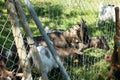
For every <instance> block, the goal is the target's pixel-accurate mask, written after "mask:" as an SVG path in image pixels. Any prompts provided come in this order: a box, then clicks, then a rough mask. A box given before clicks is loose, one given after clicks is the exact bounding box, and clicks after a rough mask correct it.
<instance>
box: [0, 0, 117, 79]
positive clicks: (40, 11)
mask: <svg viewBox="0 0 120 80" xmlns="http://www.w3.org/2000/svg"><path fill="white" fill-rule="evenodd" d="M20 1H21V4H22V8H23V10H24V12H25V15H26V18H27V21H28V24H29V26H30V30H31V31H32V35H33V37H35V39H36V41H37V42H38V41H40V40H43V39H41V38H40V39H38V38H36V37H38V36H41V34H40V33H39V29H38V28H37V26H36V24H35V23H34V21H33V19H32V16H31V15H30V13H29V11H28V9H27V6H26V5H25V3H24V1H22V0H20ZM30 2H31V4H32V5H33V7H34V9H35V11H36V13H37V16H38V18H39V19H40V21H41V23H42V27H43V28H44V29H45V31H46V32H47V33H48V34H49V33H51V32H55V31H60V32H59V33H61V32H65V31H67V30H70V28H71V27H74V25H76V24H78V23H79V25H80V26H85V30H86V29H87V30H86V31H87V36H89V37H88V38H87V42H86V40H85V42H84V37H83V38H82V42H79V43H82V44H80V45H79V48H80V47H82V49H83V45H84V46H87V47H86V48H85V49H84V50H81V49H79V51H77V52H78V54H77V53H75V54H74V55H67V56H66V55H65V56H62V59H61V61H62V63H63V65H64V67H65V69H66V71H67V73H68V75H69V76H70V79H71V80H106V79H107V76H108V72H109V66H110V64H109V63H108V62H106V61H105V59H104V56H105V55H107V54H111V53H112V51H113V46H114V41H113V36H114V34H115V14H114V7H115V6H118V5H119V0H102V1H101V0H30ZM0 5H1V6H0V76H1V77H0V79H2V77H6V76H3V75H2V74H3V70H4V71H5V70H6V73H5V74H6V75H7V76H11V72H15V73H21V74H19V75H16V76H17V80H19V79H20V80H21V76H23V75H22V71H21V70H20V65H19V63H20V57H18V53H17V49H16V45H15V39H14V37H13V33H12V29H11V26H12V25H11V23H10V15H9V14H8V12H7V8H6V6H5V1H4V0H1V1H0ZM111 11H113V12H112V13H111ZM81 19H83V20H84V23H85V24H80V22H81ZM18 21H19V23H20V30H21V34H22V36H23V39H24V42H25V45H26V44H27V42H26V34H25V32H24V30H23V28H22V26H23V25H22V23H21V22H20V20H19V18H18ZM80 29H81V28H80ZM83 30H84V28H82V31H83ZM72 33H74V32H72ZM81 35H82V36H85V35H86V34H85V32H83V33H82V34H81ZM79 36H80V35H79ZM58 38H60V36H59V37H58ZM85 39H86V38H85ZM79 43H78V42H76V44H75V45H78V44H79ZM71 44H72V43H71ZM25 47H27V46H25ZM28 47H29V46H28ZM77 47H78V46H77ZM75 48H76V47H75ZM77 49H78V48H77ZM56 50H57V49H56ZM59 50H60V51H61V52H60V54H61V55H64V54H65V53H66V54H70V53H72V50H71V48H69V49H68V48H67V49H66V48H65V49H64V48H60V49H59ZM26 51H28V50H26ZM57 52H59V51H57ZM26 53H28V52H26ZM58 54H59V53H58ZM60 58H61V56H60ZM29 61H30V65H31V66H29V67H30V69H31V74H32V77H33V80H39V77H40V75H41V73H40V71H38V70H37V69H36V68H35V66H34V64H33V63H32V61H31V60H29ZM31 63H32V64H31ZM7 71H8V72H7ZM60 71H61V70H60V69H58V68H55V69H52V70H51V71H50V72H49V73H48V78H49V80H65V78H64V76H63V74H62V72H60ZM7 78H8V77H7ZM113 79H114V77H113Z"/></svg>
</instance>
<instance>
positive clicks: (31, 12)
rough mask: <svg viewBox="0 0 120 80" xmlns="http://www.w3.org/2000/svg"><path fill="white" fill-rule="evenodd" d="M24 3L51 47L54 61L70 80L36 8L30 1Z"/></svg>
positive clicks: (67, 79)
mask: <svg viewBox="0 0 120 80" xmlns="http://www.w3.org/2000/svg"><path fill="white" fill-rule="evenodd" d="M24 2H25V4H26V6H27V8H28V10H29V12H30V14H31V16H32V17H33V20H34V21H35V23H36V25H37V27H38V29H39V31H40V33H41V34H42V35H43V37H44V39H45V42H46V43H47V45H48V47H49V49H50V51H51V53H52V55H53V57H54V59H55V60H56V62H57V63H58V65H59V68H60V70H61V72H62V73H63V75H64V77H65V79H66V80H70V77H69V75H68V74H67V72H66V69H65V68H64V66H63V64H62V62H61V60H60V58H59V56H58V54H57V52H56V50H55V48H54V46H53V45H52V44H51V43H50V39H49V37H48V36H47V34H46V32H45V30H44V29H43V27H42V24H41V22H40V20H39V19H38V17H37V14H36V12H35V11H34V8H33V7H32V5H31V3H30V1H29V0H24Z"/></svg>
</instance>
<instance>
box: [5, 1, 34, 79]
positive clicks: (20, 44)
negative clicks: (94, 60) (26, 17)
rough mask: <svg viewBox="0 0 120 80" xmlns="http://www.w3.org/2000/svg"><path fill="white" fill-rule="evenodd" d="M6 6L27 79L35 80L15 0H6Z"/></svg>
mask: <svg viewBox="0 0 120 80" xmlns="http://www.w3.org/2000/svg"><path fill="white" fill-rule="evenodd" d="M6 7H7V10H8V12H9V15H10V20H11V25H12V27H11V28H12V32H13V36H14V40H15V43H16V47H17V52H18V56H19V58H20V65H21V68H22V70H23V75H24V78H25V80H33V79H32V75H31V69H30V63H29V60H28V58H27V55H26V49H25V46H24V42H23V38H22V35H21V32H20V27H19V22H18V17H17V14H16V10H15V7H14V3H13V0H6Z"/></svg>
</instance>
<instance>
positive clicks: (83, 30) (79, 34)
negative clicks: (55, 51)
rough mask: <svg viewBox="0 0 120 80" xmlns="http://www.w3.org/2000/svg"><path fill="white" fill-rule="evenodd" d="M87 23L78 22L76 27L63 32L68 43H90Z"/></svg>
mask: <svg viewBox="0 0 120 80" xmlns="http://www.w3.org/2000/svg"><path fill="white" fill-rule="evenodd" d="M85 23H86V22H85V21H84V20H83V19H82V20H81V22H78V23H77V24H76V25H74V26H72V27H71V28H69V29H68V30H66V31H64V32H63V35H64V37H65V39H66V41H67V43H72V42H73V43H74V42H83V43H87V42H88V41H87V40H88V38H89V37H88V33H87V27H86V24H85Z"/></svg>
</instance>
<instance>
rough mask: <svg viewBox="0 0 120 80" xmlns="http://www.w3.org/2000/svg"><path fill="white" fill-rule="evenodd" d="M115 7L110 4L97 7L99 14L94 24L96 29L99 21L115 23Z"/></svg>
mask: <svg viewBox="0 0 120 80" xmlns="http://www.w3.org/2000/svg"><path fill="white" fill-rule="evenodd" d="M115 7H116V6H115V5H112V4H104V5H100V6H99V14H98V18H97V22H96V27H98V23H99V21H106V20H112V21H113V22H115V21H116V19H115ZM118 7H119V6H118Z"/></svg>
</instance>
